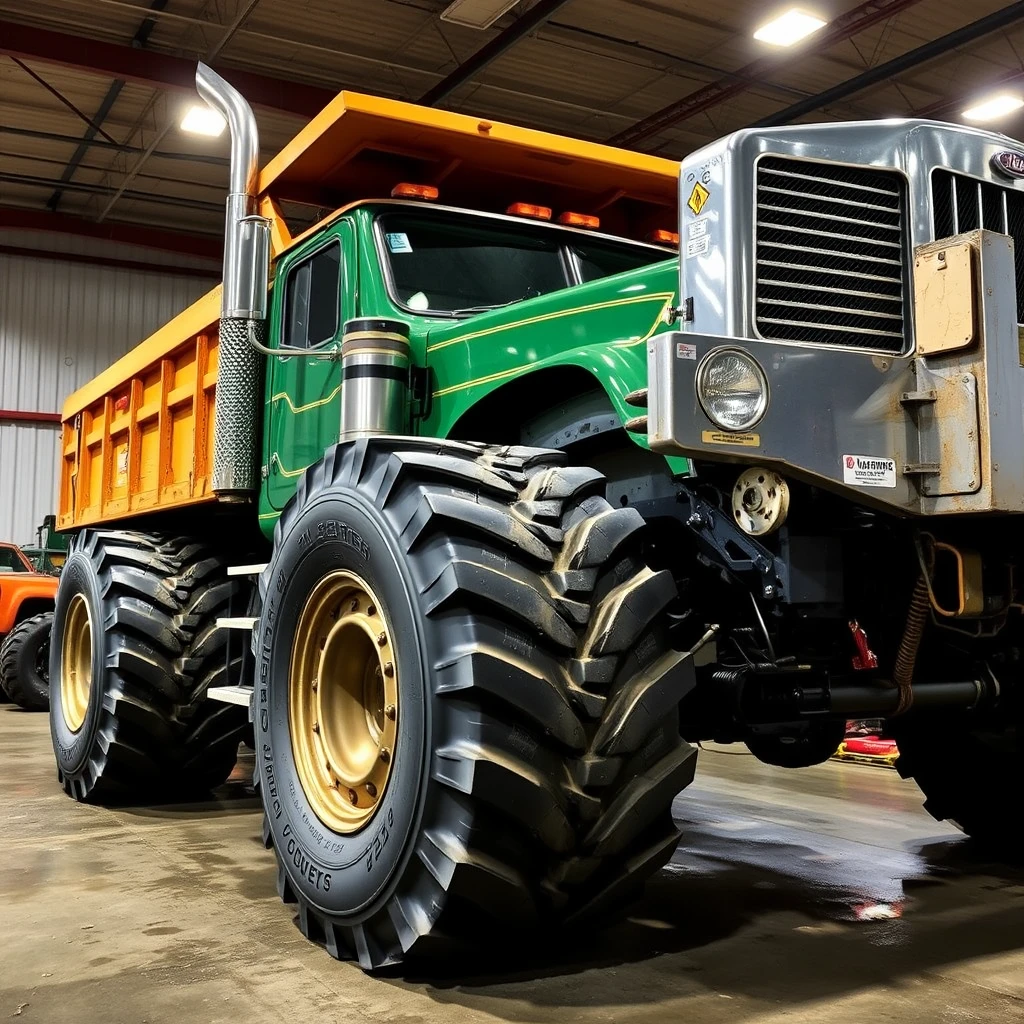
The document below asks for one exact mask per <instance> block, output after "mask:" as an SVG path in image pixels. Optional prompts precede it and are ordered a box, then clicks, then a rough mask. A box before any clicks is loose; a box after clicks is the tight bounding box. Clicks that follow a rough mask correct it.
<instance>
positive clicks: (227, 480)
mask: <svg viewBox="0 0 1024 1024" xmlns="http://www.w3.org/2000/svg"><path fill="white" fill-rule="evenodd" d="M196 88H197V89H198V90H199V95H200V96H201V97H202V98H203V99H204V100H205V101H206V102H207V103H208V104H209V105H210V106H211V107H213V109H214V110H216V111H217V112H218V113H219V114H221V115H222V116H223V117H224V119H225V120H226V121H227V123H228V131H229V132H230V133H231V185H230V192H229V194H228V198H227V204H226V211H225V217H224V269H223V292H222V295H221V306H220V348H219V362H218V369H217V391H216V411H215V418H214V434H213V490H214V493H215V494H216V495H217V497H218V498H220V499H221V500H223V501H243V500H245V499H246V498H248V497H249V496H251V495H252V494H253V493H254V492H255V491H256V490H258V488H259V483H260V478H259V472H258V468H257V467H258V461H259V460H258V453H259V410H260V409H261V408H262V401H261V397H262V396H261V395H260V384H261V373H260V370H261V368H262V363H261V361H260V358H259V355H258V354H257V352H256V350H255V348H254V347H253V344H252V342H253V341H255V342H257V343H258V344H263V345H265V344H266V341H267V276H268V272H269V266H270V227H269V224H268V222H267V220H266V218H264V217H261V216H259V214H258V212H257V208H256V189H257V183H258V179H259V149H260V144H259V132H258V130H257V128H256V119H255V117H253V113H252V108H251V107H250V106H249V104H248V103H246V102H245V99H244V98H243V97H242V94H241V93H240V92H238V90H237V89H234V88H233V87H232V86H230V85H229V84H228V83H227V82H225V81H224V79H223V78H221V77H220V75H218V74H217V73H216V72H215V71H214V70H213V69H212V68H209V67H207V66H206V65H205V64H202V63H200V64H199V66H198V67H197V68H196Z"/></svg>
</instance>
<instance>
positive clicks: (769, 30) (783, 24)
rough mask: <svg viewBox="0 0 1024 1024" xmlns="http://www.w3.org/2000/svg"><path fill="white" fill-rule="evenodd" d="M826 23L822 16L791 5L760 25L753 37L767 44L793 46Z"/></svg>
mask: <svg viewBox="0 0 1024 1024" xmlns="http://www.w3.org/2000/svg"><path fill="white" fill-rule="evenodd" d="M827 24H828V22H826V21H825V19H824V18H819V17H818V16H817V15H816V14H811V13H810V11H803V10H801V9H800V8H799V7H791V8H790V9H789V10H788V11H784V12H783V13H782V14H780V15H778V16H777V17H775V18H772V20H771V21H766V22H765V23H764V24H763V25H761V26H760V28H758V29H757V30H756V31H755V32H754V38H755V39H756V40H757V41H758V42H759V43H767V44H768V45H769V46H793V45H794V44H795V43H798V42H800V40H801V39H806V38H807V36H809V35H810V34H811V33H812V32H817V31H818V29H820V28H822V27H823V26H824V25H827Z"/></svg>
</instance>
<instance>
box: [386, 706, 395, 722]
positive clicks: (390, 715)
mask: <svg viewBox="0 0 1024 1024" xmlns="http://www.w3.org/2000/svg"><path fill="white" fill-rule="evenodd" d="M384 714H385V715H386V716H387V717H388V718H390V719H391V721H392V722H393V721H394V720H395V716H396V715H397V714H398V708H396V707H395V705H394V704H389V705H388V706H387V707H386V708H385V709H384Z"/></svg>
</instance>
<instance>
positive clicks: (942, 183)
mask: <svg viewBox="0 0 1024 1024" xmlns="http://www.w3.org/2000/svg"><path fill="white" fill-rule="evenodd" d="M932 211H933V216H934V226H935V237H936V238H949V236H950V235H959V234H962V233H963V232H964V231H974V230H975V229H976V228H988V229H989V230H990V231H998V232H1000V233H1001V234H1004V235H1012V236H1013V251H1014V259H1015V261H1016V271H1017V322H1018V323H1024V192H1019V191H1017V189H1015V188H1011V187H1007V186H1004V185H998V184H996V183H995V182H994V181H981V180H980V179H979V178H969V177H967V175H966V174H954V173H953V172H952V171H943V170H936V171H933V172H932Z"/></svg>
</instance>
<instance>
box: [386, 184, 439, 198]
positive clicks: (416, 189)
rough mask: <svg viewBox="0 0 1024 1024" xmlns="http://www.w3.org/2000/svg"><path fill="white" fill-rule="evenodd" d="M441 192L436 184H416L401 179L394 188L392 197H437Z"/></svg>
mask: <svg viewBox="0 0 1024 1024" xmlns="http://www.w3.org/2000/svg"><path fill="white" fill-rule="evenodd" d="M440 194H441V193H440V192H439V191H438V190H437V186H436V185H414V184H412V183H411V182H408V181H400V182H399V183H398V184H397V185H396V186H395V187H394V188H393V189H392V190H391V198H392V199H436V198H437V197H438V196H439V195H440Z"/></svg>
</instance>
